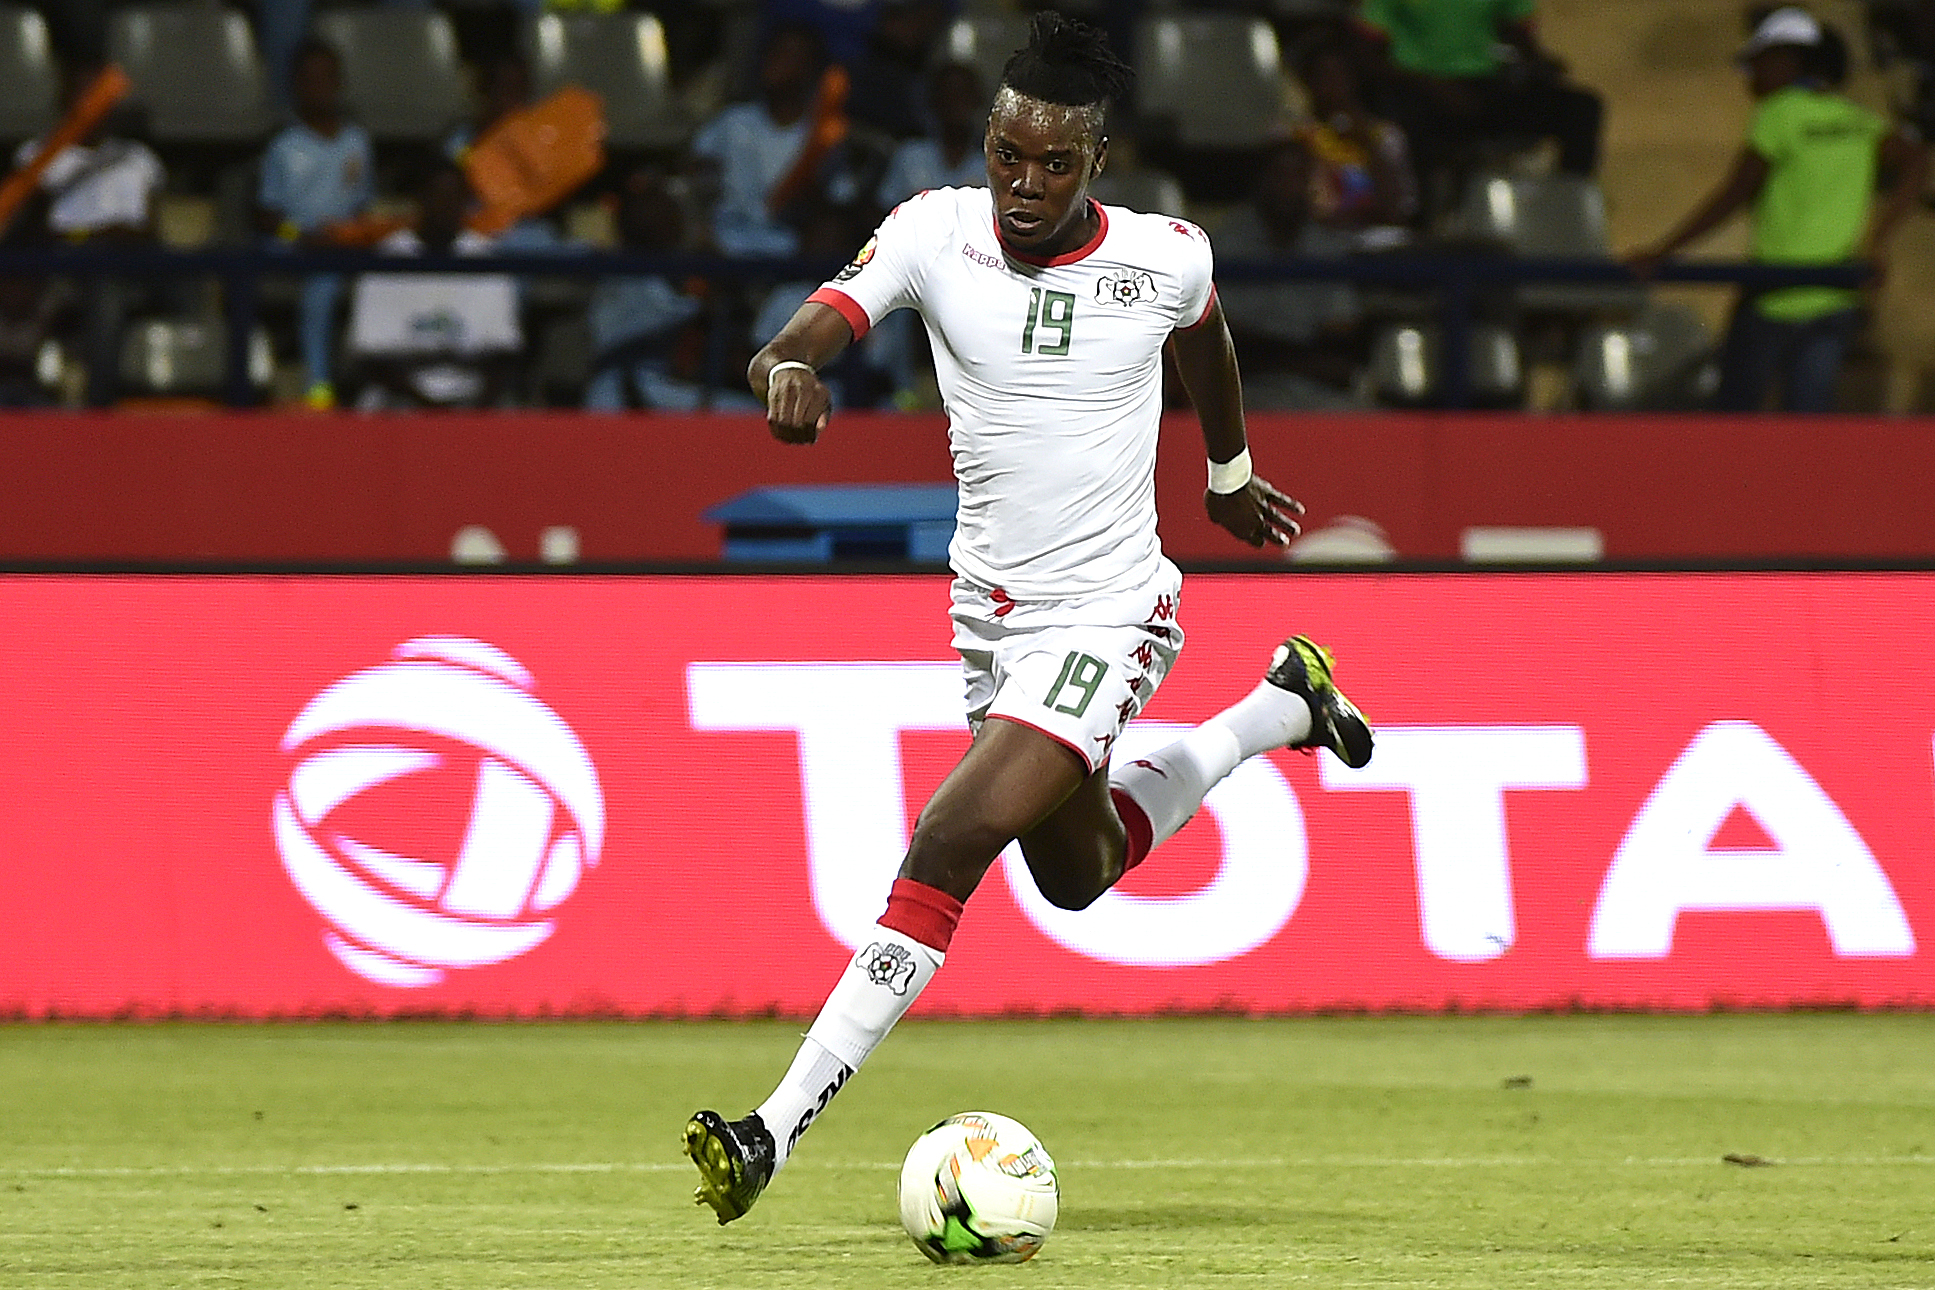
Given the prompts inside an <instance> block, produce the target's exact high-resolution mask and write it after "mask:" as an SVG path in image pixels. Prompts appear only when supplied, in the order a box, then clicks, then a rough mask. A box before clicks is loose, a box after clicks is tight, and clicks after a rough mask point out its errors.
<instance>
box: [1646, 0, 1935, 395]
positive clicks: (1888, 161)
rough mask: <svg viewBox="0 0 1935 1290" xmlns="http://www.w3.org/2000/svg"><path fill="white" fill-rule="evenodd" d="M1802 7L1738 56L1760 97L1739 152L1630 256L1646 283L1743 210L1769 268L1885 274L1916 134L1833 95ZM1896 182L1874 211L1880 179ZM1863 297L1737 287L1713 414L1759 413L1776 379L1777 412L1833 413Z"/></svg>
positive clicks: (1818, 41) (1915, 189)
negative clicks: (1859, 269) (1861, 265)
mask: <svg viewBox="0 0 1935 1290" xmlns="http://www.w3.org/2000/svg"><path fill="white" fill-rule="evenodd" d="M1829 36H1830V33H1828V32H1827V31H1826V30H1825V29H1824V28H1823V27H1822V25H1821V23H1820V22H1819V21H1817V20H1816V19H1815V18H1814V16H1813V15H1812V14H1810V13H1808V12H1807V11H1806V10H1804V9H1798V8H1785V9H1777V10H1775V11H1774V12H1773V13H1771V14H1769V15H1767V17H1766V18H1764V19H1763V20H1762V21H1761V23H1760V25H1759V26H1758V27H1756V28H1755V30H1754V34H1753V36H1752V38H1751V39H1749V40H1748V42H1747V44H1746V45H1745V46H1744V47H1743V48H1742V49H1741V51H1740V61H1741V62H1742V63H1743V64H1744V65H1745V67H1746V69H1747V76H1748V89H1749V91H1750V92H1751V93H1752V94H1753V96H1754V98H1755V99H1756V100H1757V103H1756V106H1755V108H1754V115H1753V120H1752V123H1751V124H1750V125H1749V127H1748V131H1747V143H1746V146H1745V147H1743V148H1742V149H1741V150H1740V155H1739V156H1738V157H1736V158H1735V160H1734V164H1733V169H1732V171H1731V172H1730V173H1729V174H1728V175H1727V177H1726V179H1724V180H1723V181H1722V182H1721V184H1720V186H1719V187H1718V188H1716V189H1715V190H1714V191H1713V192H1712V193H1711V194H1709V195H1708V196H1707V198H1706V199H1705V200H1704V201H1702V202H1701V203H1700V205H1699V206H1697V207H1696V208H1694V210H1693V212H1692V213H1691V214H1689V215H1688V216H1687V217H1686V219H1685V220H1683V221H1682V222H1681V223H1680V225H1679V227H1677V228H1675V229H1674V230H1673V231H1672V232H1671V233H1670V234H1668V235H1667V236H1666V237H1665V238H1664V239H1663V240H1661V241H1660V242H1659V243H1658V244H1657V245H1655V246H1653V247H1651V248H1649V249H1647V250H1644V251H1641V252H1639V253H1638V254H1636V255H1634V256H1632V257H1630V258H1629V260H1628V263H1629V264H1631V265H1632V267H1633V269H1634V271H1635V272H1636V273H1638V274H1639V275H1640V276H1642V277H1647V276H1650V275H1651V274H1652V272H1653V271H1654V269H1655V268H1657V267H1658V265H1659V263H1660V261H1662V260H1664V259H1666V258H1667V257H1668V256H1670V255H1672V254H1673V253H1674V252H1675V251H1678V250H1679V249H1680V248H1681V247H1683V246H1686V245H1687V244H1688V243H1690V242H1693V241H1695V240H1697V239H1698V238H1700V237H1703V236H1705V235H1706V234H1707V233H1708V232H1710V231H1712V230H1713V229H1715V228H1718V227H1719V226H1720V225H1722V224H1724V223H1726V222H1727V220H1729V219H1731V218H1732V217H1733V216H1734V215H1735V214H1736V213H1738V212H1739V211H1741V210H1745V209H1747V208H1749V207H1751V208H1752V220H1753V225H1752V229H1753V231H1752V240H1751V246H1752V255H1753V258H1754V259H1755V260H1758V261H1761V262H1763V263H1766V264H1788V265H1810V264H1846V263H1851V262H1853V261H1855V260H1856V259H1857V258H1860V259H1866V260H1867V261H1868V263H1869V264H1870V265H1871V266H1872V268H1873V276H1872V278H1871V280H1870V288H1871V289H1872V288H1873V287H1874V286H1878V285H1879V283H1880V281H1881V279H1882V277H1883V275H1884V274H1885V273H1886V270H1887V250H1888V242H1889V239H1890V237H1891V236H1892V235H1893V233H1894V231H1895V228H1896V226H1897V225H1899V224H1900V223H1901V220H1902V217H1903V216H1905V215H1906V214H1907V213H1908V212H1909V210H1910V209H1911V208H1912V207H1913V205H1914V203H1915V198H1916V195H1917V194H1918V193H1919V192H1920V191H1921V187H1922V181H1923V179H1924V178H1925V177H1926V175H1927V171H1928V156H1927V153H1926V151H1925V150H1924V149H1923V148H1922V146H1921V144H1920V141H1919V140H1916V139H1914V138H1913V137H1912V136H1911V135H1910V134H1909V133H1908V132H1906V131H1905V130H1901V129H1891V128H1890V127H1889V125H1888V123H1887V122H1885V121H1883V120H1882V119H1881V118H1880V117H1878V116H1876V115H1875V114H1874V113H1872V112H1869V111H1868V110H1867V109H1865V108H1863V107H1860V106H1859V105H1857V104H1855V103H1852V102H1850V101H1849V100H1848V99H1846V98H1843V97H1842V96H1841V95H1839V94H1836V93H1834V91H1833V88H1832V81H1833V80H1834V79H1835V76H1834V73H1833V71H1832V69H1831V67H1830V66H1829V64H1830V62H1831V61H1832V60H1831V59H1830V58H1829V54H1830V52H1831V51H1832V50H1833V48H1834V44H1835V42H1833V41H1832V40H1830V38H1829ZM1883 170H1886V171H1887V172H1889V173H1890V174H1892V175H1893V177H1894V182H1893V186H1892V187H1891V189H1890V191H1889V193H1888V196H1887V199H1886V200H1885V201H1884V202H1883V203H1882V204H1881V206H1880V208H1879V209H1873V210H1872V213H1871V208H1872V207H1873V197H1874V191H1875V181H1876V176H1877V174H1879V173H1880V172H1881V171H1883ZM1861 312H1862V311H1861V297H1860V295H1859V293H1857V292H1854V291H1850V290H1845V289H1842V288H1838V287H1784V288H1781V289H1779V290H1775V291H1766V292H1743V293H1742V296H1741V299H1740V302H1739V303H1738V304H1737V305H1736V306H1735V309H1734V315H1733V322H1732V324H1731V325H1730V326H1729V328H1728V330H1727V341H1726V348H1725V352H1724V355H1723V357H1722V360H1721V381H1720V390H1719V392H1718V393H1717V394H1716V395H1715V398H1714V406H1715V407H1716V408H1718V409H1719V410H1721V411H1728V412H1755V411H1759V410H1760V409H1761V407H1762V406H1763V405H1764V404H1765V402H1766V398H1767V392H1768V388H1769V387H1770V386H1772V385H1774V384H1775V382H1776V378H1779V384H1780V387H1781V389H1780V401H1779V406H1780V407H1781V409H1782V410H1783V411H1788V412H1828V411H1832V410H1833V408H1834V396H1835V383H1836V379H1837V378H1838V376H1839V375H1840V371H1841V362H1842V359H1843V358H1844V357H1845V356H1846V354H1847V349H1848V345H1849V343H1850V342H1851V341H1852V340H1853V339H1854V336H1855V334H1856V333H1857V332H1858V331H1859V330H1860V326H1861Z"/></svg>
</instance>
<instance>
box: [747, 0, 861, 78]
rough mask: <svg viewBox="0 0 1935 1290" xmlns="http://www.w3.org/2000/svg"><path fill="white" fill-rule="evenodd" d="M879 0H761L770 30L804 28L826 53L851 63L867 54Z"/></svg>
mask: <svg viewBox="0 0 1935 1290" xmlns="http://www.w3.org/2000/svg"><path fill="white" fill-rule="evenodd" d="M880 6H881V0H762V3H761V6H760V7H761V8H762V9H763V10H764V12H765V16H766V21H767V23H769V24H770V27H769V30H770V31H772V32H775V33H776V32H778V31H780V30H782V29H784V28H789V27H790V28H795V29H802V28H803V29H805V30H807V31H810V32H812V33H813V34H814V36H815V37H816V38H817V39H818V41H819V44H820V48H821V49H823V50H824V51H825V52H826V55H827V57H829V58H831V59H832V60H833V61H834V62H836V63H839V64H840V65H841V66H843V67H852V66H854V65H855V64H856V63H858V62H859V61H860V60H861V59H862V58H864V57H865V56H866V52H867V39H868V37H869V36H871V35H872V34H873V28H874V22H875V20H876V19H877V18H878V16H879V13H880Z"/></svg>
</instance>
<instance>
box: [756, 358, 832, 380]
mask: <svg viewBox="0 0 1935 1290" xmlns="http://www.w3.org/2000/svg"><path fill="white" fill-rule="evenodd" d="M789 367H797V368H799V370H800V371H802V372H805V373H806V374H807V375H808V376H818V375H819V373H818V372H816V371H814V370H813V365H812V364H811V363H802V362H800V361H799V360H798V359H797V358H789V359H787V360H786V361H785V362H784V363H774V364H773V365H772V366H771V367H769V368H767V369H766V380H767V382H768V383H769V384H770V383H771V382H772V379H773V378H774V377H775V376H778V375H779V374H780V373H781V372H783V371H785V370H786V369H787V368H789Z"/></svg>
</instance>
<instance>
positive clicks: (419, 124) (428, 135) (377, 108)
mask: <svg viewBox="0 0 1935 1290" xmlns="http://www.w3.org/2000/svg"><path fill="white" fill-rule="evenodd" d="M315 30H316V34H317V35H319V36H321V37H322V38H323V39H324V40H326V41H328V42H329V43H330V44H331V45H333V46H334V47H335V48H336V50H337V51H338V52H340V53H341V54H342V56H343V97H344V99H345V100H346V101H347V102H348V104H349V109H350V112H351V113H352V114H353V115H354V116H355V117H356V119H357V120H359V121H361V122H362V123H363V126H364V128H365V129H367V130H368V131H369V132H370V134H371V135H373V136H374V137H375V138H376V139H377V140H378V141H379V142H388V143H416V144H427V143H433V142H435V141H436V140H438V139H441V138H442V137H443V136H444V135H445V134H446V133H447V132H448V131H449V130H450V128H451V127H452V126H454V125H456V124H457V123H458V122H459V121H460V120H462V119H463V118H464V117H466V116H467V115H469V113H470V107H471V95H470V86H469V81H468V78H467V77H466V76H465V74H464V68H463V64H462V63H461V62H460V61H459V59H458V51H457V33H456V29H455V27H453V26H452V24H451V21H450V18H449V16H448V15H446V14H443V13H441V12H439V11H437V10H435V9H406V8H373V9H331V10H329V11H328V12H326V13H322V14H319V15H317V17H316V23H315Z"/></svg>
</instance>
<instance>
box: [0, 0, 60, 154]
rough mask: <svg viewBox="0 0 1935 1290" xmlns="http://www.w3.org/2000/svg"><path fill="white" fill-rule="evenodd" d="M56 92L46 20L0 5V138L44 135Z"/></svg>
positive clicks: (49, 125) (50, 121)
mask: <svg viewBox="0 0 1935 1290" xmlns="http://www.w3.org/2000/svg"><path fill="white" fill-rule="evenodd" d="M59 94H60V75H59V72H58V71H57V70H56V68H55V66H54V55H53V50H52V48H51V47H50V45H49V44H48V40H47V23H46V21H45V20H44V19H42V18H41V16H40V15H39V14H38V13H36V12H35V11H34V10H32V9H20V8H15V7H14V6H12V5H7V6H4V7H0V141H5V142H8V143H19V142H20V141H21V140H23V139H37V138H39V137H40V136H41V135H43V134H45V133H46V132H47V131H48V130H49V129H51V128H52V127H53V124H54V120H55V111H54V100H55V99H56V98H57V97H58V96H59Z"/></svg>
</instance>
